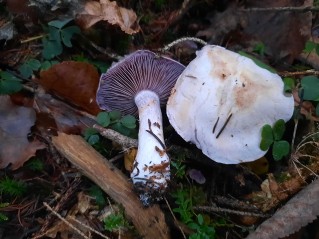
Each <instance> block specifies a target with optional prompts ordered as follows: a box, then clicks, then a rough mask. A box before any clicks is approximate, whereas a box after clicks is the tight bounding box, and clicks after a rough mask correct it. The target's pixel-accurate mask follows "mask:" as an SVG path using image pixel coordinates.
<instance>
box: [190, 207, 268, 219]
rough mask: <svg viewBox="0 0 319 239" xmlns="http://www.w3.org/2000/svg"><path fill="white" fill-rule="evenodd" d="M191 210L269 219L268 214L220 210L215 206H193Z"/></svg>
mask: <svg viewBox="0 0 319 239" xmlns="http://www.w3.org/2000/svg"><path fill="white" fill-rule="evenodd" d="M193 209H194V210H196V211H201V212H224V213H229V214H236V215H241V216H252V217H269V216H270V215H268V214H262V213H255V212H244V211H238V210H232V209H228V208H220V207H216V206H195V207H193Z"/></svg>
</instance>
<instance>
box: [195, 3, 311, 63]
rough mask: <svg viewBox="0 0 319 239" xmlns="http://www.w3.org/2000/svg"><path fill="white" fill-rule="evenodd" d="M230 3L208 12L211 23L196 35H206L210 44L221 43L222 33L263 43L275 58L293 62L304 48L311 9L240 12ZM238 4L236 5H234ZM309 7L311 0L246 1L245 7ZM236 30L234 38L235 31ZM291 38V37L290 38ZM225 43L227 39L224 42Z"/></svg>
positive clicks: (253, 42)
mask: <svg viewBox="0 0 319 239" xmlns="http://www.w3.org/2000/svg"><path fill="white" fill-rule="evenodd" d="M235 2H236V1H234V3H232V4H229V6H228V8H227V9H226V10H225V11H224V12H221V13H216V14H211V15H210V16H209V17H208V19H209V21H210V22H211V26H210V27H209V28H207V29H205V30H202V31H199V32H198V33H197V36H199V37H206V39H208V42H209V43H213V44H220V42H222V41H223V40H225V35H226V36H227V34H229V35H230V39H228V38H227V37H226V40H233V39H234V38H235V39H236V43H238V38H242V39H241V42H240V43H241V44H242V45H246V44H247V42H250V43H251V44H256V41H257V42H262V43H264V44H265V46H266V52H267V54H268V55H270V56H272V57H273V58H274V59H276V60H282V59H284V60H286V61H287V62H288V63H289V62H290V63H291V62H292V61H293V60H294V59H295V58H296V57H298V56H299V54H300V53H301V52H302V50H303V49H304V46H305V43H306V41H307V40H308V39H309V37H310V35H311V25H312V14H311V12H280V11H277V10H275V9H274V10H273V11H265V12H263V11H247V12H245V11H239V10H238V8H239V7H240V6H238V3H235ZM236 4H237V5H236ZM287 6H289V7H301V6H304V7H307V6H312V3H311V1H310V0H301V1H294V0H279V1H272V0H265V1H259V0H247V1H245V7H244V8H246V9H247V8H248V9H249V8H278V7H287ZM235 33H236V35H235V37H234V34H235ZM292 39H293V40H292ZM227 43H228V42H227Z"/></svg>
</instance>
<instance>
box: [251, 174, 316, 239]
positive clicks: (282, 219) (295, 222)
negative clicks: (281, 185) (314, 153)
mask: <svg viewBox="0 0 319 239" xmlns="http://www.w3.org/2000/svg"><path fill="white" fill-rule="evenodd" d="M318 198H319V180H318V179H317V180H316V181H314V182H312V183H311V184H310V185H308V186H307V187H306V188H304V189H303V190H301V191H300V192H299V193H298V194H296V195H295V196H294V197H293V198H292V199H291V200H289V201H288V202H287V203H286V205H285V206H283V207H282V208H280V209H279V210H278V211H277V212H276V213H275V214H274V215H273V216H272V217H271V218H269V219H268V220H266V221H264V222H263V223H262V224H261V225H260V226H259V227H258V228H257V229H256V231H254V232H253V233H251V234H249V236H248V237H247V238H246V239H255V238H256V239H257V238H258V239H268V238H269V239H276V238H282V237H285V236H288V235H290V234H292V233H294V232H296V231H298V230H299V229H300V228H301V227H303V226H306V225H307V224H308V223H310V222H312V221H313V220H315V219H316V218H317V216H318V215H319V204H318Z"/></svg>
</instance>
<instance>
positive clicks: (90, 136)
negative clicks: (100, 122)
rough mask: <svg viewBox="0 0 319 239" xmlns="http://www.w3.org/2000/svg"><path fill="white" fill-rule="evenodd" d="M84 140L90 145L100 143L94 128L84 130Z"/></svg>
mask: <svg viewBox="0 0 319 239" xmlns="http://www.w3.org/2000/svg"><path fill="white" fill-rule="evenodd" d="M84 139H85V140H86V141H87V142H88V143H89V144H90V145H95V144H97V143H98V142H99V141H100V136H99V135H98V131H97V130H96V129H94V128H86V129H85V131H84Z"/></svg>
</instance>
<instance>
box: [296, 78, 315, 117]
mask: <svg viewBox="0 0 319 239" xmlns="http://www.w3.org/2000/svg"><path fill="white" fill-rule="evenodd" d="M300 91H303V95H302V98H303V99H304V100H310V101H313V103H314V104H315V106H316V115H319V78H318V77H316V76H305V77H303V78H301V89H300Z"/></svg>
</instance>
